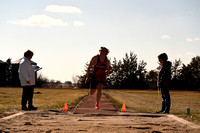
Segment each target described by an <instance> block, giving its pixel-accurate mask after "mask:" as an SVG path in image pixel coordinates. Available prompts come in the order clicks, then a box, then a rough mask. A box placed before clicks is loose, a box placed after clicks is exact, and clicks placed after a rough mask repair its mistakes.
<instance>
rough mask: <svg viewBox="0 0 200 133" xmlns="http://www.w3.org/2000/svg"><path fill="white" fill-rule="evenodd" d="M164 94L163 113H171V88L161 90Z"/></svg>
mask: <svg viewBox="0 0 200 133" xmlns="http://www.w3.org/2000/svg"><path fill="white" fill-rule="evenodd" d="M160 90H161V94H162V99H163V101H162V111H166V112H169V111H170V106H171V100H170V94H169V88H160Z"/></svg>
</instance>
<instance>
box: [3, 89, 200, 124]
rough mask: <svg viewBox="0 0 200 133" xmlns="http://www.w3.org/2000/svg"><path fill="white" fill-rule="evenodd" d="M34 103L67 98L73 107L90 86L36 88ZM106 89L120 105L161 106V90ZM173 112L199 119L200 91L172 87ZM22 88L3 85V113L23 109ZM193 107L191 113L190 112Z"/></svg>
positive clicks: (55, 103)
mask: <svg viewBox="0 0 200 133" xmlns="http://www.w3.org/2000/svg"><path fill="white" fill-rule="evenodd" d="M35 92H40V93H41V94H34V98H33V103H34V106H36V107H39V109H57V108H64V103H65V102H67V104H68V106H69V107H74V106H75V105H76V104H77V103H78V102H79V101H80V100H81V99H82V98H83V97H84V96H86V95H87V94H88V90H87V89H40V88H39V89H38V88H36V89H35ZM104 93H105V94H106V95H107V96H108V97H109V98H110V99H111V100H112V102H113V104H114V105H115V106H116V107H118V108H119V109H120V108H121V107H122V103H123V102H125V103H126V106H127V108H128V110H135V111H137V112H150V113H155V112H156V111H158V110H160V109H161V101H162V99H161V94H160V93H158V92H157V91H138V90H137V91H134V90H108V91H105V90H104ZM170 94H171V111H170V113H171V114H175V115H178V116H181V117H183V118H185V119H188V120H190V121H194V122H197V123H200V93H198V92H189V91H188V92H186V91H171V92H170ZM21 95H22V88H0V116H1V115H2V114H4V113H5V112H8V111H10V112H12V111H14V110H20V109H21ZM188 107H190V110H191V115H189V116H187V108H188Z"/></svg>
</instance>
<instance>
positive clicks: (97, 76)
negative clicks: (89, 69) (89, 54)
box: [90, 55, 107, 89]
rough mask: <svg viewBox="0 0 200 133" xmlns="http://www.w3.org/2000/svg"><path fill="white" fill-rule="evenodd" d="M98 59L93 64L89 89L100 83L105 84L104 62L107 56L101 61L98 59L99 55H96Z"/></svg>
mask: <svg viewBox="0 0 200 133" xmlns="http://www.w3.org/2000/svg"><path fill="white" fill-rule="evenodd" d="M97 57H98V60H97V64H96V65H95V66H94V71H93V74H92V77H91V78H92V79H91V86H90V88H91V89H96V86H97V85H98V84H99V83H101V84H105V83H106V62H107V58H105V60H104V61H103V62H101V61H100V56H99V55H97Z"/></svg>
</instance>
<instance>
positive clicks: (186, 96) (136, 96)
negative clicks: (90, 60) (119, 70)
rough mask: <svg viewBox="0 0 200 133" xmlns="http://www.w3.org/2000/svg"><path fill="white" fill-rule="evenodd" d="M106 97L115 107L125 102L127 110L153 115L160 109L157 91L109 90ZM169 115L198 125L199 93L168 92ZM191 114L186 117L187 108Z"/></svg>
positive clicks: (159, 98) (199, 115)
mask: <svg viewBox="0 0 200 133" xmlns="http://www.w3.org/2000/svg"><path fill="white" fill-rule="evenodd" d="M105 93H106V95H107V96H108V97H110V99H112V102H113V103H114V104H115V106H117V107H122V103H123V102H125V103H126V106H127V108H128V109H131V110H135V111H138V112H150V113H155V112H156V111H159V110H160V109H161V102H162V99H161V94H160V93H158V91H134V90H131V91H129V90H124V91H122V90H109V91H105ZM170 95H171V111H170V113H171V114H175V115H178V116H180V117H183V118H185V119H188V120H190V121H194V122H197V123H200V93H198V92H191V91H170ZM188 107H189V108H190V112H191V114H190V115H189V116H188V115H187V108H188Z"/></svg>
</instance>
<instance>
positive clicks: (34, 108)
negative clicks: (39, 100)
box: [28, 106, 38, 110]
mask: <svg viewBox="0 0 200 133" xmlns="http://www.w3.org/2000/svg"><path fill="white" fill-rule="evenodd" d="M28 108H29V109H30V110H37V109H38V108H37V107H34V106H29V107H28Z"/></svg>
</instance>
